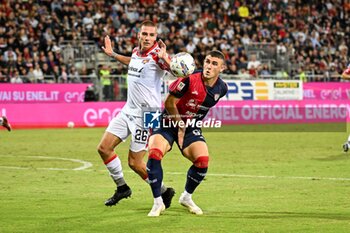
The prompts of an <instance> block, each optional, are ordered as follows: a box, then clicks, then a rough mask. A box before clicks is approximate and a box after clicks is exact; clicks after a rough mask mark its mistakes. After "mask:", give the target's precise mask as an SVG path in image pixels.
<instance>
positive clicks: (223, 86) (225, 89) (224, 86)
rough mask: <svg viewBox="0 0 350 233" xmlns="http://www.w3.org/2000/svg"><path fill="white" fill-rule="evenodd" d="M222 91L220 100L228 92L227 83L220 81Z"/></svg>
mask: <svg viewBox="0 0 350 233" xmlns="http://www.w3.org/2000/svg"><path fill="white" fill-rule="evenodd" d="M222 84H223V85H222V89H221V96H220V98H222V97H224V96H225V95H226V93H227V91H228V87H227V83H226V82H225V81H222Z"/></svg>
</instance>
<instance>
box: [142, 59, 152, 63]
mask: <svg viewBox="0 0 350 233" xmlns="http://www.w3.org/2000/svg"><path fill="white" fill-rule="evenodd" d="M149 60H150V59H144V60H142V63H143V64H146V63H148V62H149Z"/></svg>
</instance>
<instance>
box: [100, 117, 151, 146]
mask: <svg viewBox="0 0 350 233" xmlns="http://www.w3.org/2000/svg"><path fill="white" fill-rule="evenodd" d="M106 131H107V132H109V133H111V134H113V135H115V136H117V137H119V138H120V139H121V140H123V142H124V141H125V140H126V139H127V137H128V136H129V135H130V134H131V142H130V147H129V148H130V150H131V151H133V152H139V151H142V150H146V148H147V144H148V136H149V130H148V129H144V128H143V118H142V117H136V116H132V115H128V114H125V113H123V112H120V113H119V114H118V115H117V116H116V117H114V118H113V119H112V120H111V122H109V125H108V127H107V129H106Z"/></svg>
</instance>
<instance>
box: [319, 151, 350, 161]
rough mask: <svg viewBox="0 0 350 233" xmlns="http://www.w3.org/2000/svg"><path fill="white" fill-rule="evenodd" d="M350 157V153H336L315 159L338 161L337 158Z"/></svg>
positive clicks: (346, 158) (344, 158)
mask: <svg viewBox="0 0 350 233" xmlns="http://www.w3.org/2000/svg"><path fill="white" fill-rule="evenodd" d="M349 159H350V153H339V154H335V155H330V156H328V157H325V158H315V159H313V160H317V161H337V160H349Z"/></svg>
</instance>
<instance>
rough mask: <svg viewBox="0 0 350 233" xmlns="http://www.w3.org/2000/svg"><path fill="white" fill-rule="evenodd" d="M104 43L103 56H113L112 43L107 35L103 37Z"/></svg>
mask: <svg viewBox="0 0 350 233" xmlns="http://www.w3.org/2000/svg"><path fill="white" fill-rule="evenodd" d="M104 41H105V46H102V50H103V52H105V54H107V55H108V56H112V54H113V49H112V42H111V39H110V38H109V36H108V35H107V36H105V39H104Z"/></svg>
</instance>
